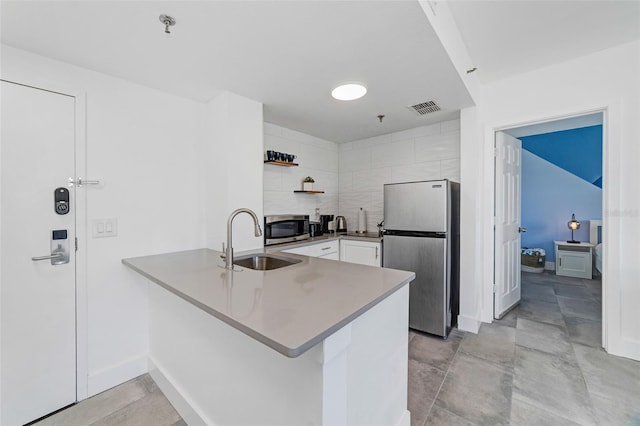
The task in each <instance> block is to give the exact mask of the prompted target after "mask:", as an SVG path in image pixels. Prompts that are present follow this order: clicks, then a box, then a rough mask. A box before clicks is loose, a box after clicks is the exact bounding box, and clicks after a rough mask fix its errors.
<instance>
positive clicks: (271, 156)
mask: <svg viewBox="0 0 640 426" xmlns="http://www.w3.org/2000/svg"><path fill="white" fill-rule="evenodd" d="M275 159H276V152H275V151H272V150H268V151H267V161H273V160H275Z"/></svg>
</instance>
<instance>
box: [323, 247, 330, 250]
mask: <svg viewBox="0 0 640 426" xmlns="http://www.w3.org/2000/svg"><path fill="white" fill-rule="evenodd" d="M330 248H331V247H322V250H329V249H330Z"/></svg>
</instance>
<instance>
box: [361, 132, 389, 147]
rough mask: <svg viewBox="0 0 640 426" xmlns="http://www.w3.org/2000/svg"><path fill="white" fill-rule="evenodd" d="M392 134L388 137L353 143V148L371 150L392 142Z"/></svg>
mask: <svg viewBox="0 0 640 426" xmlns="http://www.w3.org/2000/svg"><path fill="white" fill-rule="evenodd" d="M391 135H392V133H387V134H386V135H380V136H374V137H372V138H367V139H360V140H357V141H354V142H352V144H353V148H371V147H373V146H377V145H383V144H386V143H390V142H391Z"/></svg>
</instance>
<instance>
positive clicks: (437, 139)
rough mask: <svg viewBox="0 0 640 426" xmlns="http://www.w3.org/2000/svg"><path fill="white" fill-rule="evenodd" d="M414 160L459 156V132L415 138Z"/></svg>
mask: <svg viewBox="0 0 640 426" xmlns="http://www.w3.org/2000/svg"><path fill="white" fill-rule="evenodd" d="M415 143H416V162H419V163H421V162H425V161H436V160H445V159H452V158H460V132H450V133H443V134H440V135H432V136H425V137H421V138H417V139H416V142H415Z"/></svg>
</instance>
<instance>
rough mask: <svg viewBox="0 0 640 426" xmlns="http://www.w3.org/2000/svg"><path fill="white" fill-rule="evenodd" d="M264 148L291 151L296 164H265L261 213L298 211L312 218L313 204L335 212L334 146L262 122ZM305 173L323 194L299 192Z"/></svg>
mask: <svg viewBox="0 0 640 426" xmlns="http://www.w3.org/2000/svg"><path fill="white" fill-rule="evenodd" d="M264 128H265V135H264V140H265V150H267V149H274V150H276V151H280V152H286V153H289V154H295V155H296V156H297V158H296V159H295V162H296V163H298V164H299V166H297V167H281V166H274V165H267V166H265V171H264V188H265V191H264V211H265V214H282V213H298V214H308V215H309V216H310V217H312V218H313V216H314V213H315V209H316V207H321V208H322V209H325V210H327V211H331V212H332V214H337V213H338V187H339V181H338V152H339V149H338V145H337V144H335V143H333V142H330V141H326V140H324V139H320V138H317V137H315V136H310V135H306V134H304V133H301V132H298V131H295V130H291V129H287V128H285V127H280V126H276V125H274V124H270V123H265V127H264ZM306 176H311V177H313V178H314V179H315V181H316V182H315V184H314V189H316V190H320V191H325V193H324V194H300V193H294V192H293V191H296V190H301V189H302V180H303V179H304V178H305V177H306Z"/></svg>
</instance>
